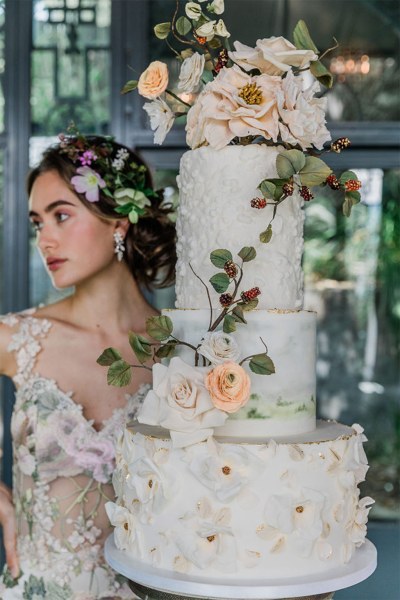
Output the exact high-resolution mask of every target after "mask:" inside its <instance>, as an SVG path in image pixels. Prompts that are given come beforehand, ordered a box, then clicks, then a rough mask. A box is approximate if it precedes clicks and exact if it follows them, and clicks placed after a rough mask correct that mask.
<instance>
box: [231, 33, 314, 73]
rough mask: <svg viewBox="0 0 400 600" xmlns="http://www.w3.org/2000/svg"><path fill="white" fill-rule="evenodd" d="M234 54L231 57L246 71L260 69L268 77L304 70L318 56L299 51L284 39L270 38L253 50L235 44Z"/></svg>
mask: <svg viewBox="0 0 400 600" xmlns="http://www.w3.org/2000/svg"><path fill="white" fill-rule="evenodd" d="M233 45H234V48H235V51H234V52H229V53H228V54H229V57H230V58H231V60H233V62H235V63H236V64H238V65H239V66H240V67H242V68H243V69H245V70H246V71H250V70H251V69H259V70H260V71H261V73H266V74H268V75H282V73H285V72H286V71H289V70H290V69H291V67H298V68H301V69H304V68H306V67H308V66H309V64H310V62H311V61H313V60H318V56H317V55H316V54H315V52H313V51H312V50H299V49H298V48H296V46H294V45H293V44H292V43H291V42H289V41H288V40H286V39H285V38H283V37H274V36H272V37H270V38H264V39H262V40H257V43H256V47H255V48H251V47H250V46H246V45H245V44H242V43H240V42H234V44H233Z"/></svg>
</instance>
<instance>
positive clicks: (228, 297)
mask: <svg viewBox="0 0 400 600" xmlns="http://www.w3.org/2000/svg"><path fill="white" fill-rule="evenodd" d="M219 301H220V304H221V306H225V307H226V306H230V305H231V304H232V301H233V296H232V294H221V295H220V297H219Z"/></svg>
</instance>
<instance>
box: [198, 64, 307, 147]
mask: <svg viewBox="0 0 400 600" xmlns="http://www.w3.org/2000/svg"><path fill="white" fill-rule="evenodd" d="M281 88H282V82H281V78H280V77H271V76H269V75H260V76H257V77H250V75H248V74H247V73H244V72H243V71H242V70H241V69H240V68H239V67H237V66H233V67H232V68H229V69H227V68H224V69H221V71H220V72H219V73H218V75H217V77H215V79H214V80H213V81H211V82H210V83H208V84H207V85H206V86H205V88H204V90H203V91H202V92H201V93H200V94H199V96H198V98H197V101H196V102H195V104H194V106H193V107H192V108H191V109H190V110H189V112H188V115H187V125H186V131H187V137H186V140H187V143H188V144H189V146H190V147H191V148H196V147H197V146H199V145H201V144H204V143H208V144H209V145H210V146H212V147H213V148H216V149H221V148H223V147H224V146H227V145H228V144H229V142H230V141H231V140H232V139H233V138H234V137H237V136H239V137H245V136H248V135H257V136H262V137H263V138H265V139H268V140H271V139H272V140H273V141H274V142H276V141H277V137H278V134H279V127H278V119H279V115H278V106H277V97H278V92H279V93H280V94H281V96H282V89H281ZM296 143H297V142H296Z"/></svg>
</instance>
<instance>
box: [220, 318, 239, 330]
mask: <svg viewBox="0 0 400 600" xmlns="http://www.w3.org/2000/svg"><path fill="white" fill-rule="evenodd" d="M222 330H223V332H224V333H232V332H233V331H236V321H235V319H234V318H233V317H232V316H231V315H225V318H224V323H223V326H222Z"/></svg>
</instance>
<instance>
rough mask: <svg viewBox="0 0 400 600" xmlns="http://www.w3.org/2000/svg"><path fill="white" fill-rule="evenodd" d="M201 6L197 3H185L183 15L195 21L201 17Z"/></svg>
mask: <svg viewBox="0 0 400 600" xmlns="http://www.w3.org/2000/svg"><path fill="white" fill-rule="evenodd" d="M201 12H202V11H201V6H200V5H199V4H197V2H187V3H186V6H185V13H186V16H187V17H188V18H189V19H194V20H195V21H197V19H198V18H199V17H200V16H201Z"/></svg>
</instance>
